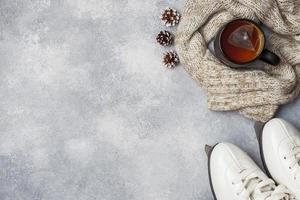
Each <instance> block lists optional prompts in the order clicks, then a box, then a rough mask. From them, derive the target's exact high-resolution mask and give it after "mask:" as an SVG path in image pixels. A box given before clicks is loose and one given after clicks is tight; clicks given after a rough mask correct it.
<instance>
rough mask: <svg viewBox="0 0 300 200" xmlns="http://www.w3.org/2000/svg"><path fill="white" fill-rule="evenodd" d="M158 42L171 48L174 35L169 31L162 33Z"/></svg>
mask: <svg viewBox="0 0 300 200" xmlns="http://www.w3.org/2000/svg"><path fill="white" fill-rule="evenodd" d="M156 41H157V42H158V43H159V44H160V45H162V46H169V45H171V44H172V43H173V35H172V34H171V33H170V32H169V31H160V32H159V34H158V35H157V37H156Z"/></svg>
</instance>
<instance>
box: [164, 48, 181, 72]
mask: <svg viewBox="0 0 300 200" xmlns="http://www.w3.org/2000/svg"><path fill="white" fill-rule="evenodd" d="M163 63H164V65H165V66H166V67H167V68H173V67H175V66H176V65H178V64H179V57H178V55H177V53H176V52H174V51H172V50H171V51H167V52H165V53H164V58H163Z"/></svg>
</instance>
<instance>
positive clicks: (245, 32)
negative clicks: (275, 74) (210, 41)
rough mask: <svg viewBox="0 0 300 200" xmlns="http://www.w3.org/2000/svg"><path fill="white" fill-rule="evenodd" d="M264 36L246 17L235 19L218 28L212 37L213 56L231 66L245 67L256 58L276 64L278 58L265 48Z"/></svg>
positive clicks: (278, 60) (258, 27)
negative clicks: (213, 37)
mask: <svg viewBox="0 0 300 200" xmlns="http://www.w3.org/2000/svg"><path fill="white" fill-rule="evenodd" d="M265 43H266V36H265V34H264V32H263V30H262V29H261V28H260V26H259V25H258V24H257V23H255V22H253V21H251V20H248V19H236V20H233V21H230V22H229V23H227V24H226V25H225V26H224V27H222V28H221V29H220V31H219V32H218V33H217V35H216V37H215V39H214V50H215V56H216V57H217V58H218V59H219V60H221V61H222V62H223V63H224V64H226V65H228V66H230V67H233V68H245V67H248V66H249V65H250V64H251V63H253V62H254V61H256V60H258V59H259V60H262V61H264V62H266V63H268V64H271V65H278V64H279V63H280V58H279V57H278V56H277V55H276V54H274V53H273V52H271V51H269V50H267V49H265Z"/></svg>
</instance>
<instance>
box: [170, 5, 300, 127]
mask: <svg viewBox="0 0 300 200" xmlns="http://www.w3.org/2000/svg"><path fill="white" fill-rule="evenodd" d="M235 18H247V19H251V20H253V21H256V22H259V21H260V22H263V23H264V24H265V25H266V26H267V27H268V28H269V29H270V30H271V34H270V36H269V38H268V39H267V48H268V49H269V50H271V51H273V52H274V53H276V54H277V55H278V56H279V57H280V58H281V63H280V64H279V65H277V66H271V65H268V64H265V65H264V68H263V69H262V70H254V69H252V70H246V71H245V70H244V71H241V70H236V69H233V68H230V67H228V66H225V65H224V64H222V63H221V62H220V61H219V60H218V59H217V58H215V57H214V55H213V54H212V53H211V52H210V50H209V49H208V44H209V41H211V40H212V39H213V37H214V36H215V35H216V33H217V32H218V30H219V29H220V28H221V27H222V26H223V25H225V24H226V23H228V22H229V21H231V20H233V19H235ZM299 34H300V2H299V1H298V0H296V1H295V0H186V3H185V8H184V11H183V14H182V18H181V22H180V24H179V27H178V29H177V33H176V39H175V40H176V41H175V42H176V49H177V52H178V54H179V57H180V60H181V63H182V64H183V65H184V67H185V69H186V71H187V72H188V73H189V74H190V75H191V76H192V77H193V79H194V80H196V82H197V83H198V84H199V85H200V86H201V87H202V88H203V89H205V90H206V91H207V93H208V107H209V109H211V110H215V111H230V110H235V111H238V112H239V113H241V114H243V115H244V116H246V117H248V118H251V119H254V120H257V121H261V122H266V121H268V120H269V119H271V118H272V117H273V116H274V114H275V112H276V110H277V109H278V107H279V105H282V104H286V103H288V102H291V101H292V100H294V99H295V98H296V97H297V96H298V95H299V92H300V83H299V82H300V79H299V77H300V35H299Z"/></svg>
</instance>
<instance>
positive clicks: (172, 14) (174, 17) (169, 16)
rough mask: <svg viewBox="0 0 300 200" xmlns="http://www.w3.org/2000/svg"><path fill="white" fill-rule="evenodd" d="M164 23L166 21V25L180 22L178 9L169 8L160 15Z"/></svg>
mask: <svg viewBox="0 0 300 200" xmlns="http://www.w3.org/2000/svg"><path fill="white" fill-rule="evenodd" d="M160 19H161V21H162V23H164V24H165V25H166V26H168V27H169V26H175V25H176V24H178V23H179V20H180V14H179V13H178V12H177V10H175V9H172V8H167V9H166V10H165V11H164V12H163V13H162V15H161V17H160Z"/></svg>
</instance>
